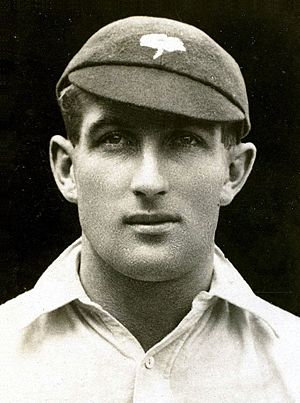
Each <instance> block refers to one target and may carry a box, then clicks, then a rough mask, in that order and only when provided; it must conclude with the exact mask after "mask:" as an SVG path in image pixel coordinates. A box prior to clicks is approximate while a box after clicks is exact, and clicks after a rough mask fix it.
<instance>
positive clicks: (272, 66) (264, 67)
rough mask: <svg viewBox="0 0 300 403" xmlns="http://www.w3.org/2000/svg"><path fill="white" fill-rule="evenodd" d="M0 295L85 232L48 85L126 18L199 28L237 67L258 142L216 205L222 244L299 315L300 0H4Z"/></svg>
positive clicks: (256, 284)
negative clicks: (70, 194)
mask: <svg viewBox="0 0 300 403" xmlns="http://www.w3.org/2000/svg"><path fill="white" fill-rule="evenodd" d="M0 6H1V10H0V15H1V21H0V31H1V37H2V43H3V45H4V52H1V60H0V69H1V82H0V85H1V98H0V119H1V141H0V147H1V148H0V153H1V186H0V188H1V192H2V193H3V197H2V209H1V217H0V219H1V223H2V225H1V232H0V235H1V239H0V241H1V245H0V246H1V254H0V255H1V265H0V284H1V287H0V302H4V301H5V300H7V299H9V298H11V297H14V296H16V295H17V294H18V293H20V292H23V291H24V290H27V289H29V288H31V287H32V286H33V284H34V283H35V282H36V280H37V279H38V277H39V276H40V275H41V273H42V272H43V271H44V270H45V268H46V266H47V265H48V264H49V263H50V262H51V261H52V260H53V259H54V258H55V257H56V256H57V255H58V253H59V252H61V251H62V250H63V249H64V248H65V247H66V246H67V245H68V244H69V243H70V242H72V241H73V240H75V239H76V237H78V236H79V234H80V228H79V225H78V220H77V213H76V209H75V207H74V206H71V205H69V204H68V203H67V202H65V201H64V200H63V198H62V197H61V196H60V195H59V193H58V191H57V190H56V186H55V183H54V181H53V179H52V176H51V173H50V169H49V163H48V142H49V139H50V137H51V135H53V134H61V133H63V130H64V129H63V123H62V119H61V117H60V114H59V111H58V108H57V106H56V101H55V95H54V87H55V83H56V81H57V80H58V78H59V76H60V75H61V73H62V71H63V69H64V67H65V66H66V64H67V62H68V61H69V60H70V58H71V57H72V56H73V55H74V54H75V53H76V51H77V50H78V49H79V48H80V47H81V46H82V44H83V43H84V42H85V41H86V40H87V38H88V37H89V36H90V35H91V34H92V33H94V32H95V31H96V30H98V29H99V28H100V27H101V26H103V25H105V24H106V23H109V22H111V21H113V20H115V19H118V18H122V17H126V16H129V15H153V16H163V17H169V18H175V19H178V20H181V21H184V22H188V23H191V24H193V25H195V26H198V27H199V28H201V29H203V30H204V31H206V32H207V33H208V34H209V35H210V36H212V37H213V38H214V39H215V40H216V41H217V42H219V43H220V44H221V45H222V46H223V47H224V48H225V49H226V50H227V51H228V52H229V53H231V54H232V55H233V56H234V57H235V59H236V60H237V61H238V63H239V65H240V66H241V69H242V72H243V75H244V77H245V81H246V84H247V88H248V95H249V102H250V116H251V120H252V131H251V134H250V136H249V140H251V141H253V142H254V143H255V144H256V145H257V148H258V157H257V161H256V165H255V168H254V171H253V173H252V175H251V177H250V179H249V181H248V182H247V184H246V186H245V188H244V190H243V191H242V193H241V194H240V195H239V196H238V197H237V198H236V199H235V200H234V202H233V203H232V204H231V206H229V207H226V208H224V209H223V210H222V213H221V218H220V225H219V229H218V233H217V243H218V245H219V246H220V247H221V248H222V249H223V251H224V252H225V254H226V255H227V256H228V257H230V260H231V261H232V262H233V263H234V265H235V266H236V267H237V268H238V269H239V271H240V272H241V274H242V275H243V276H244V277H245V279H246V280H247V281H248V282H249V283H250V285H251V286H252V288H253V289H254V291H255V292H256V293H258V294H259V295H260V296H262V297H263V298H265V299H267V300H269V301H271V302H273V303H274V304H276V305H279V306H281V307H283V308H284V309H287V310H289V311H291V312H293V313H296V314H298V315H300V296H299V295H300V253H299V241H300V225H299V224H300V223H299V221H300V214H299V213H300V203H299V194H300V169H299V167H300V164H299V156H300V142H299V137H298V136H299V128H300V124H299V123H300V121H299V118H300V112H299V106H300V105H299V95H300V92H299V87H300V73H299V71H300V60H299V55H300V49H299V47H300V24H299V23H300V4H299V1H296V0H295V1H292V0H268V1H266V0H264V1H260V0H248V1H245V0H244V1H238V0H235V1H234V0H226V1H220V0H218V1H217V0H209V1H201V0H194V1H193V0H185V1H183V0H182V1H178V0H169V1H164V0H153V1H143V0H135V1H121V0H120V1H113V0H98V1H89V0H84V1H81V0H64V1H62V0H60V1H59V0H57V1H54V0H52V1H51V0H48V1H43V0H36V1H34V0H32V1H21V0H18V1H17V0H11V1H7V0H6V1H3V0H0Z"/></svg>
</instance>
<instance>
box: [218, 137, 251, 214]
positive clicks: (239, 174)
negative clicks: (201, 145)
mask: <svg viewBox="0 0 300 403" xmlns="http://www.w3.org/2000/svg"><path fill="white" fill-rule="evenodd" d="M255 157H256V147H255V145H254V144H252V143H240V144H238V145H237V146H234V147H232V149H231V150H229V156H228V163H229V170H228V177H227V178H226V180H225V182H224V185H223V189H222V193H221V199H220V205H221V206H227V205H228V204H230V203H231V201H232V200H233V198H234V197H235V195H236V194H237V193H238V192H239V191H240V190H241V189H242V187H243V186H244V184H245V182H246V180H247V178H248V176H249V174H250V172H251V170H252V167H253V164H254V161H255Z"/></svg>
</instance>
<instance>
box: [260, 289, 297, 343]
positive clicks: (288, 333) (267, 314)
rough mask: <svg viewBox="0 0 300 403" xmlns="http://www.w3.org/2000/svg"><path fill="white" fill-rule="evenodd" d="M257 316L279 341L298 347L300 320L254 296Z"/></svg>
mask: <svg viewBox="0 0 300 403" xmlns="http://www.w3.org/2000/svg"><path fill="white" fill-rule="evenodd" d="M256 300H257V307H258V310H257V315H258V316H259V317H260V318H262V319H263V320H265V321H266V322H267V323H269V324H270V326H271V327H272V328H273V330H274V332H275V333H276V334H277V336H278V337H279V338H280V339H283V340H287V339H288V340H290V341H291V342H292V341H294V342H296V343H298V345H299V346H300V318H299V317H298V316H296V315H293V314H292V313H290V312H287V311H285V310H284V309H281V308H279V307H277V306H275V305H273V304H271V303H269V302H267V301H265V300H263V299H262V298H259V297H257V296H256Z"/></svg>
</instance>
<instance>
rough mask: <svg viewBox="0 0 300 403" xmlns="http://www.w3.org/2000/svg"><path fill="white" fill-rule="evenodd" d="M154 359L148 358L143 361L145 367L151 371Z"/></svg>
mask: <svg viewBox="0 0 300 403" xmlns="http://www.w3.org/2000/svg"><path fill="white" fill-rule="evenodd" d="M154 362H155V361H154V358H153V357H148V358H147V360H146V361H145V367H146V368H147V369H151V368H153V367H154Z"/></svg>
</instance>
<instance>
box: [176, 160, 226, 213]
mask: <svg viewBox="0 0 300 403" xmlns="http://www.w3.org/2000/svg"><path fill="white" fill-rule="evenodd" d="M176 180H177V181H180V182H181V188H182V191H183V193H184V195H185V197H186V199H188V198H190V200H191V202H192V203H193V204H194V205H198V206H199V207H201V206H203V207H205V208H206V207H214V206H218V204H219V200H220V195H221V192H222V188H223V184H224V182H225V165H224V163H223V161H222V160H220V161H219V160H217V159H214V160H213V162H212V161H211V160H210V159H207V160H202V161H199V162H198V161H196V162H194V164H192V165H190V166H189V168H188V169H185V172H183V171H182V170H181V171H180V172H178V175H177V178H176Z"/></svg>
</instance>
